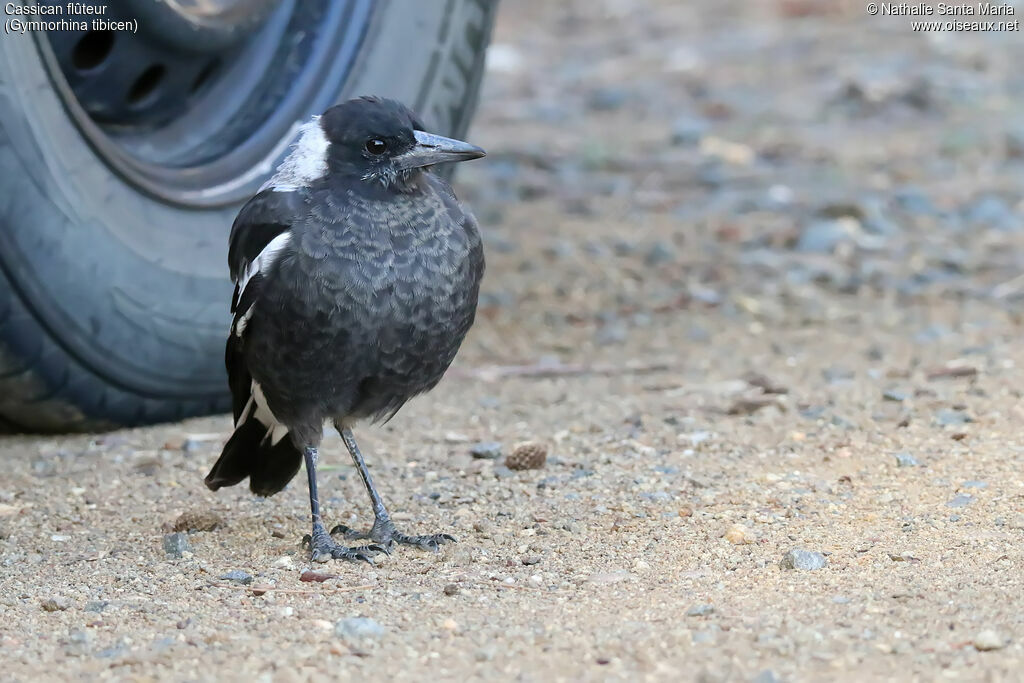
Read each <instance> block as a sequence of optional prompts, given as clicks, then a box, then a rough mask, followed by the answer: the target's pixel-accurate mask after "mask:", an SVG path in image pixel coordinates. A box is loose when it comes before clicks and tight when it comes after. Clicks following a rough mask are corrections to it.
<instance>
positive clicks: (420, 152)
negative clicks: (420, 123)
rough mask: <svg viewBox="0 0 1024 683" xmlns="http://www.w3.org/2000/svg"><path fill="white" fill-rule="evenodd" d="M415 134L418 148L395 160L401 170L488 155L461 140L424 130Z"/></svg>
mask: <svg viewBox="0 0 1024 683" xmlns="http://www.w3.org/2000/svg"><path fill="white" fill-rule="evenodd" d="M413 134H414V135H415V136H416V146H415V147H413V148H412V149H411V150H409V151H408V152H406V153H405V154H400V155H399V156H397V157H395V158H394V162H395V165H396V166H398V168H400V169H410V168H422V167H423V166H433V165H434V164H443V163H445V162H448V161H469V160H470V159H479V158H480V157H482V156H484V155H486V154H487V152H485V151H483V150H482V149H480V148H479V147H477V146H476V145H471V144H469V143H468V142H462V141H461V140H453V139H452V138H446V137H444V136H441V135H434V134H433V133H424V132H423V131H422V130H417V131H414V132H413Z"/></svg>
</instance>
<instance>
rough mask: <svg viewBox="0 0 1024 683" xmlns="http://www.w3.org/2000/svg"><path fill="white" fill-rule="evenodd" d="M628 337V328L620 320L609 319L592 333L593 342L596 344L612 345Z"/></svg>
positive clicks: (620, 342)
mask: <svg viewBox="0 0 1024 683" xmlns="http://www.w3.org/2000/svg"><path fill="white" fill-rule="evenodd" d="M628 337H629V328H628V327H627V326H626V323H624V322H623V321H621V320H610V321H608V322H606V323H603V324H602V325H601V326H600V327H598V328H597V331H596V332H595V333H594V343H595V344H597V345H598V346H614V345H616V344H622V343H623V342H625V341H626V339H627V338H628Z"/></svg>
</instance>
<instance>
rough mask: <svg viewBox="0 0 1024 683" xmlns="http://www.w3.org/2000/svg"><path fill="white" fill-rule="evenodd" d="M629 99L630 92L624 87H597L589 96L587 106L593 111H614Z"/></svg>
mask: <svg viewBox="0 0 1024 683" xmlns="http://www.w3.org/2000/svg"><path fill="white" fill-rule="evenodd" d="M627 99H629V93H628V92H626V91H625V90H623V89H622V88H614V87H610V88H597V89H596V90H594V91H593V92H591V93H590V95H589V97H587V107H588V108H589V109H591V110H592V111H614V110H616V109H619V108H621V107H622V105H624V104H625V103H626V100H627Z"/></svg>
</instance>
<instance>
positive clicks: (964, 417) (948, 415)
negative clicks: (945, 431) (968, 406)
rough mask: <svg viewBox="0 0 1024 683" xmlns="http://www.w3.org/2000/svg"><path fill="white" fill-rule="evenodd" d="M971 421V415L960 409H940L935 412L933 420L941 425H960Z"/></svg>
mask: <svg viewBox="0 0 1024 683" xmlns="http://www.w3.org/2000/svg"><path fill="white" fill-rule="evenodd" d="M973 421H974V420H972V419H971V416H970V415H968V414H967V413H965V412H964V411H962V410H940V411H939V412H937V413H935V422H936V423H938V424H939V425H942V426H947V425H962V424H967V423H968V422H973Z"/></svg>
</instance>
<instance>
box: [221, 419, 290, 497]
mask: <svg viewBox="0 0 1024 683" xmlns="http://www.w3.org/2000/svg"><path fill="white" fill-rule="evenodd" d="M253 412H254V411H253V410H251V409H250V411H249V413H248V414H247V415H244V416H243V417H242V419H241V421H240V422H239V423H238V426H237V427H236V428H235V433H234V434H232V435H231V438H230V439H228V442H227V443H226V444H225V445H224V450H223V451H221V454H220V457H219V458H218V459H217V462H216V463H214V465H213V468H212V469H211V470H210V473H209V474H208V475H206V480H205V481H206V485H207V486H208V487H209V488H210V489H211V490H213V491H216V490H217V489H219V488H221V487H222V486H234V485H235V484H238V483H240V482H241V481H242V480H243V479H245V478H246V477H249V488H250V489H251V490H252V492H253V493H255V494H256V495H258V496H272V495H274V494H275V493H277V492H278V491H280V490H281V489H283V488H284V487H285V486H287V484H288V482H290V481H291V480H292V478H293V477H294V476H295V475H296V474H298V472H299V468H300V467H301V466H302V452H301V451H300V450H299V449H298V448H297V447H296V446H295V444H294V442H293V441H292V439H291V437H290V436H288V435H285V437H284V438H282V439H281V440H279V441H278V442H277V443H276V444H275V443H272V442H271V439H270V438H269V437H268V436H267V426H266V425H264V424H262V423H261V422H260V421H259V420H257V419H256V418H255V417H254V416H253Z"/></svg>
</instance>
